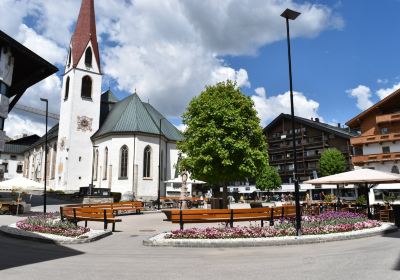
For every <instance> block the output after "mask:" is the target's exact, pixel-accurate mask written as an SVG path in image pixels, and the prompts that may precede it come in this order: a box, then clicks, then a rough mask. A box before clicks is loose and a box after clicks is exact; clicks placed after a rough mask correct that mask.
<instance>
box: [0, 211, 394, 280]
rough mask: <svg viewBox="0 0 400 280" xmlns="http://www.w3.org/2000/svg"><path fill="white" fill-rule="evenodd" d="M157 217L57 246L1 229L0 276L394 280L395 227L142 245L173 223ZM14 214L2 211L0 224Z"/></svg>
mask: <svg viewBox="0 0 400 280" xmlns="http://www.w3.org/2000/svg"><path fill="white" fill-rule="evenodd" d="M163 218H164V215H163V214H162V213H153V214H144V215H128V216H122V219H123V221H122V222H121V223H118V224H117V226H116V228H117V230H118V232H116V233H114V234H113V235H112V236H110V237H107V238H104V239H102V240H99V241H96V242H93V243H89V244H77V245H68V246H59V245H54V244H46V243H38V242H33V241H26V240H19V239H14V238H9V237H6V236H3V235H0V279H2V280H3V279H4V280H13V279H18V280H20V279H30V280H34V279H38V280H39V279H40V280H46V279H52V280H54V279H74V280H79V279H85V280H87V279H108V280H110V279H230V280H233V279H285V280H291V279H307V280H308V279H311V280H312V279H324V280H325V279H327V280H329V279H363V280H368V279H379V280H386V279H390V280H391V279H393V280H395V279H400V233H399V232H396V233H392V234H388V235H385V236H377V237H369V238H364V239H358V240H349V241H338V242H329V243H322V244H310V245H297V246H277V247H254V248H253V247H252V248H158V247H145V246H143V245H142V241H143V240H144V239H146V238H148V237H150V236H152V235H155V234H156V233H159V232H162V231H167V230H171V229H177V228H178V225H176V224H174V225H172V224H170V223H168V222H163ZM17 219H20V218H17V217H14V216H7V215H3V216H0V225H5V224H10V223H12V222H15V221H16V220H17ZM89 226H91V227H94V228H99V229H101V227H102V224H101V223H94V222H92V223H90V222H89ZM200 226H204V225H200Z"/></svg>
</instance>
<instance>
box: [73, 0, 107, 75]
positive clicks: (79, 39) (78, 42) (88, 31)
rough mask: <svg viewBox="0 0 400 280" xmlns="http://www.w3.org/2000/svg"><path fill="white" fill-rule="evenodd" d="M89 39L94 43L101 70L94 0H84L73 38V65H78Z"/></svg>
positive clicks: (93, 49) (93, 47) (94, 51)
mask: <svg viewBox="0 0 400 280" xmlns="http://www.w3.org/2000/svg"><path fill="white" fill-rule="evenodd" d="M89 41H90V42H91V43H92V51H93V54H94V56H95V58H96V62H97V66H98V68H99V70H100V55H99V47H98V44H97V35H96V17H95V13H94V0H82V5H81V9H80V11H79V17H78V21H77V23H76V27H75V32H74V35H72V39H71V47H72V61H73V67H76V66H77V65H78V62H79V60H80V59H81V57H82V56H83V54H84V52H85V49H86V46H87V44H88V43H89Z"/></svg>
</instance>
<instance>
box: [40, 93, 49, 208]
mask: <svg viewBox="0 0 400 280" xmlns="http://www.w3.org/2000/svg"><path fill="white" fill-rule="evenodd" d="M40 101H43V102H45V103H46V134H45V138H44V139H45V140H44V147H45V148H44V194H43V213H44V214H46V204H47V193H46V187H47V150H48V147H47V122H48V117H49V100H47V99H46V98H40Z"/></svg>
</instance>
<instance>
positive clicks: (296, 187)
mask: <svg viewBox="0 0 400 280" xmlns="http://www.w3.org/2000/svg"><path fill="white" fill-rule="evenodd" d="M299 15H300V13H299V12H296V11H293V10H290V9H286V10H285V11H284V12H283V13H282V14H281V17H284V18H285V19H286V35H287V48H288V60H289V85H290V111H291V116H292V141H293V155H294V156H293V160H294V161H293V167H294V176H293V178H294V192H295V201H296V235H297V236H300V235H301V211H300V195H299V181H298V179H297V155H296V134H295V129H294V104H293V84H292V59H291V53H290V33H289V19H290V20H295V19H296V18H297V17H298V16H299Z"/></svg>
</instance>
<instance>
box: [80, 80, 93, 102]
mask: <svg viewBox="0 0 400 280" xmlns="http://www.w3.org/2000/svg"><path fill="white" fill-rule="evenodd" d="M81 96H82V97H83V98H92V79H91V78H90V77H89V76H85V77H83V78H82V90H81Z"/></svg>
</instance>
